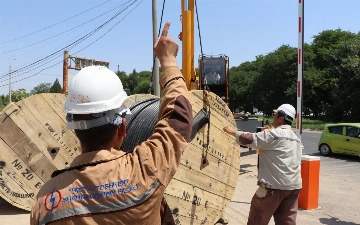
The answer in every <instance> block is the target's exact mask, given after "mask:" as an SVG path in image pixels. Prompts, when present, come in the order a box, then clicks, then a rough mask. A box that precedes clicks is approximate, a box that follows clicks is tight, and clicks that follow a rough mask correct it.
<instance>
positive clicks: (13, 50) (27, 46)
mask: <svg viewBox="0 0 360 225" xmlns="http://www.w3.org/2000/svg"><path fill="white" fill-rule="evenodd" d="M130 1H131V0H129V1H127V2H125V3H123V4H121V5H118V6H116V7H114V8H113V9H111V10H109V11H107V12H105V13H102V14H100V15H98V16H96V17H94V18H92V19H90V20H88V21H86V22H84V23H81V24H79V25H77V26H75V27H72V28H70V29H68V30H66V31H64V32H61V33H58V34H55V35H54V36H52V37H49V38H46V39H43V40H41V41H38V42H36V43H33V44H30V45H26V46H23V47H20V48H17V49H12V50H8V51H5V52H2V53H3V54H4V53H9V52H15V51H18V50H21V49H25V48H29V47H31V46H34V45H37V44H40V43H43V42H45V41H48V40H51V39H53V38H56V37H58V36H60V35H62V34H65V33H68V32H70V31H72V30H75V29H76V28H79V27H81V26H83V25H85V24H87V23H90V22H91V21H93V20H95V19H97V18H99V17H101V16H104V15H105V14H108V13H110V12H112V11H114V10H116V9H117V8H119V7H121V6H123V5H125V4H127V3H129V2H130ZM79 15H80V14H79ZM71 18H73V17H71ZM57 24H59V23H57ZM53 26H55V25H53ZM51 27H52V26H51ZM24 37H25V36H24Z"/></svg>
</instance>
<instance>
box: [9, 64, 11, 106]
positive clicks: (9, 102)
mask: <svg viewBox="0 0 360 225" xmlns="http://www.w3.org/2000/svg"><path fill="white" fill-rule="evenodd" d="M9 76H10V79H9V103H11V60H10V67H9Z"/></svg>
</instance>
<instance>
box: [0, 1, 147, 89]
mask: <svg viewBox="0 0 360 225" xmlns="http://www.w3.org/2000/svg"><path fill="white" fill-rule="evenodd" d="M136 1H137V0H134V1H133V2H132V3H131V4H129V5H128V6H127V7H125V8H124V9H123V10H120V11H118V12H117V13H116V14H115V15H114V16H113V17H111V18H110V19H109V20H108V21H106V22H105V23H104V24H102V25H101V26H99V27H97V28H96V29H94V30H93V31H91V32H89V33H88V34H86V35H84V36H83V37H82V38H80V39H78V40H77V41H75V42H73V43H71V44H70V45H68V46H66V47H64V48H62V49H61V50H58V51H57V52H54V53H52V54H50V55H48V56H47V57H44V58H43V59H41V60H38V61H36V62H35V63H38V62H40V61H43V60H45V59H48V58H51V57H52V56H54V55H56V54H57V53H60V52H61V53H62V51H63V50H64V49H68V48H73V47H75V46H76V45H78V44H79V43H81V42H82V41H84V40H85V39H87V38H88V37H90V36H92V35H93V34H94V33H96V32H97V31H99V30H100V29H101V28H103V27H104V26H105V25H107V24H108V23H109V22H111V21H112V20H113V19H115V18H116V17H117V16H118V15H120V14H121V13H123V12H124V11H125V10H127V9H128V8H129V7H130V6H132V5H133V4H134V3H135V2H136ZM142 2H143V0H141V1H140V2H139V3H138V4H137V5H136V6H135V7H134V8H133V9H131V10H130V12H128V13H127V14H126V15H125V16H124V17H123V18H122V19H121V20H120V21H118V22H117V23H115V25H113V26H112V27H111V28H110V29H109V30H108V31H107V32H105V33H104V34H103V35H101V36H100V37H99V38H97V39H96V40H95V41H93V42H91V43H90V44H89V45H87V46H86V47H84V48H82V49H81V50H79V51H78V52H76V53H79V52H80V51H82V50H84V49H86V48H88V47H89V46H91V45H92V44H93V43H95V42H96V41H98V40H100V39H101V38H102V37H104V36H105V35H106V34H107V33H109V32H110V31H111V30H112V29H113V28H114V27H115V26H116V25H118V24H119V23H120V22H121V21H123V20H124V19H125V18H126V17H127V16H128V15H129V14H130V13H131V12H132V11H133V10H134V9H136V8H137V7H138V6H139V5H140V4H141V3H142ZM78 42H79V43H78ZM76 53H75V54H76ZM54 60H55V59H53V60H51V61H54ZM51 61H49V62H51ZM49 62H47V63H45V64H48V63H49ZM62 62H63V60H61V61H59V62H57V63H55V64H53V65H51V66H49V67H46V68H44V69H42V70H40V71H39V72H37V73H35V74H32V75H30V76H27V77H24V78H22V79H20V80H17V81H14V82H12V83H17V82H20V81H23V80H25V79H28V78H31V77H34V76H36V75H38V74H39V73H41V72H42V71H44V70H46V69H49V68H51V67H54V66H56V65H58V64H60V63H62ZM35 63H32V64H30V65H28V66H25V67H23V68H20V69H18V70H15V71H14V72H16V73H18V72H20V70H24V69H26V68H27V67H29V66H32V65H33V64H35ZM45 64H43V65H40V66H38V67H36V68H34V69H32V70H35V69H37V68H39V67H42V66H44V65H45ZM32 70H30V71H32ZM14 72H13V73H14ZM27 72H29V71H26V72H24V73H22V74H25V73H27ZM22 74H20V75H22ZM7 75H8V74H7ZM20 75H19V74H18V75H15V76H14V77H17V76H20ZM4 76H6V75H4ZM2 77H3V76H2ZM7 80H8V79H7ZM0 82H3V81H0ZM6 85H7V84H5V85H1V86H0V87H3V86H6Z"/></svg>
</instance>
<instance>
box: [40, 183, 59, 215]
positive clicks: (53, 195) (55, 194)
mask: <svg viewBox="0 0 360 225" xmlns="http://www.w3.org/2000/svg"><path fill="white" fill-rule="evenodd" d="M61 201H62V196H61V192H60V191H59V190H56V188H55V187H54V189H53V191H52V192H50V193H49V194H48V195H46V198H45V201H44V205H45V208H46V209H47V210H51V212H52V211H53V210H54V209H55V208H56V207H58V206H59V204H60V202H61Z"/></svg>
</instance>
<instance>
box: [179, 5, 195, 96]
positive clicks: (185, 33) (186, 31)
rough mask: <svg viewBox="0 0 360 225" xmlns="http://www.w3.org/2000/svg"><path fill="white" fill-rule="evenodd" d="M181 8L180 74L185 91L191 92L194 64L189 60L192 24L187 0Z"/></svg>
mask: <svg viewBox="0 0 360 225" xmlns="http://www.w3.org/2000/svg"><path fill="white" fill-rule="evenodd" d="M190 1H193V0H190ZM182 7H183V9H182V10H183V11H182V16H181V18H182V43H183V44H182V72H183V76H184V78H185V81H186V86H187V89H188V90H191V83H190V80H191V74H192V73H193V70H194V69H193V68H191V66H192V65H194V63H193V59H192V58H191V56H192V53H191V50H192V49H191V42H192V40H191V37H192V36H191V30H192V29H191V26H193V22H192V21H191V19H192V17H191V5H190V2H189V0H183V3H182Z"/></svg>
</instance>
